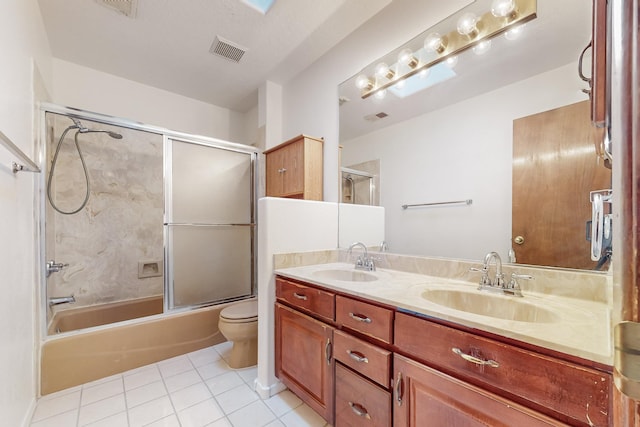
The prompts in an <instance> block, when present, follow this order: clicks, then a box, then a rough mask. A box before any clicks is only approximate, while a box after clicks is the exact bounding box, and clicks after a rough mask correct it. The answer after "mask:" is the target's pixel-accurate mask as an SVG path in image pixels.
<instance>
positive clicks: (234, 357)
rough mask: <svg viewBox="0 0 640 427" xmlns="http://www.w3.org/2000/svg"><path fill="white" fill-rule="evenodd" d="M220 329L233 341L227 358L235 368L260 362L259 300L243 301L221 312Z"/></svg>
mask: <svg viewBox="0 0 640 427" xmlns="http://www.w3.org/2000/svg"><path fill="white" fill-rule="evenodd" d="M218 329H220V332H221V333H222V335H224V337H225V338H226V339H227V340H228V341H231V342H233V348H232V349H231V355H230V356H229V359H228V360H227V363H228V364H229V366H230V367H231V368H233V369H239V368H246V367H249V366H253V365H255V364H256V363H257V362H258V300H257V299H252V300H249V301H241V302H237V303H234V304H231V305H229V306H228V307H226V308H224V309H223V310H222V311H221V312H220V320H219V321H218Z"/></svg>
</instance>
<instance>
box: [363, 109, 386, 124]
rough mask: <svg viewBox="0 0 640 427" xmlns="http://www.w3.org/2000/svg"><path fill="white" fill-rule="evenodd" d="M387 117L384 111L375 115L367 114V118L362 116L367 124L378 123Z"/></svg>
mask: <svg viewBox="0 0 640 427" xmlns="http://www.w3.org/2000/svg"><path fill="white" fill-rule="evenodd" d="M387 116H389V115H388V114H387V113H385V112H384V111H381V112H379V113H377V114H369V115H368V116H364V119H365V120H367V121H369V122H375V121H378V120H380V119H384V118H385V117H387Z"/></svg>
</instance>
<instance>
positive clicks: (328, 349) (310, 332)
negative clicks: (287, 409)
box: [275, 303, 335, 424]
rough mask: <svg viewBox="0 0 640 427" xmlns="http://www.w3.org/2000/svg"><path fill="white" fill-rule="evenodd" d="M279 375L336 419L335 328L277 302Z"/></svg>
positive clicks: (330, 419)
mask: <svg viewBox="0 0 640 427" xmlns="http://www.w3.org/2000/svg"><path fill="white" fill-rule="evenodd" d="M275 336H276V345H275V347H276V348H275V353H276V375H277V377H278V378H280V380H281V381H282V382H283V383H284V384H285V385H286V386H287V387H289V389H291V391H293V392H294V393H295V394H296V395H297V396H298V397H300V398H301V399H302V400H303V401H304V402H305V403H306V404H307V405H309V406H310V407H311V408H312V409H313V410H315V411H316V412H317V413H319V414H320V415H321V416H322V417H323V418H324V419H325V420H327V422H329V423H330V424H332V423H333V408H334V399H333V393H334V366H335V365H334V359H333V355H332V347H333V328H332V327H331V326H329V325H327V324H325V323H322V322H319V321H317V320H315V319H312V318H311V317H308V316H305V315H303V314H301V313H299V312H297V311H295V310H292V309H290V308H288V307H285V306H283V305H281V304H278V303H276V333H275Z"/></svg>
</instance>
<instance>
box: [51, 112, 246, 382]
mask: <svg viewBox="0 0 640 427" xmlns="http://www.w3.org/2000/svg"><path fill="white" fill-rule="evenodd" d="M41 122H42V124H43V126H42V129H43V131H42V133H41V143H40V150H41V152H42V158H43V159H44V161H43V164H44V165H45V167H44V168H43V171H44V173H43V174H42V178H41V180H40V183H39V185H40V186H41V188H42V189H43V191H41V194H42V198H41V200H40V201H39V206H40V211H41V220H40V222H41V226H40V229H41V239H40V258H41V265H42V266H43V267H42V274H41V277H42V287H41V292H40V294H41V312H42V314H43V316H42V317H43V322H42V329H41V330H42V336H43V341H42V346H41V361H42V363H41V394H47V393H51V392H53V391H57V390H61V389H64V388H67V387H71V386H73V385H77V384H81V383H84V382H87V381H91V380H95V379H97V378H101V377H104V376H108V375H112V374H114V373H117V372H122V371H123V370H126V369H131V368H135V367H137V366H141V365H144V364H148V363H151V362H155V361H158V360H161V359H164V358H168V357H172V356H176V355H178V354H183V353H185V352H189V351H193V350H196V349H199V348H203V347H206V346H209V345H213V344H216V343H219V342H222V341H225V339H227V340H231V341H233V340H234V339H237V345H234V348H237V349H240V348H241V347H244V348H245V349H248V350H244V351H245V352H246V351H248V352H251V351H253V350H252V347H251V346H252V345H254V344H252V343H253V342H254V341H255V339H253V341H252V338H251V337H249V338H247V337H246V333H247V332H246V331H247V330H250V329H251V328H252V325H254V324H255V323H257V317H256V316H257V313H253V311H252V310H251V309H249V310H247V308H248V307H250V306H251V304H249V305H240V306H239V307H240V308H239V309H234V308H233V307H234V306H236V305H237V304H239V302H241V301H245V300H248V301H255V295H256V279H255V276H256V271H255V269H256V263H255V257H254V253H255V252H256V250H255V236H256V224H255V217H256V215H255V205H256V204H255V197H256V196H255V194H256V192H255V182H256V158H257V150H255V149H254V148H253V147H249V146H243V145H239V144H234V143H229V142H226V141H221V140H217V139H212V138H204V137H199V136H194V135H188V134H183V133H179V132H173V131H169V130H167V129H163V128H157V127H153V126H148V125H142V124H139V123H137V122H132V121H129V120H126V119H118V118H113V117H109V116H105V115H101V114H97V113H91V112H86V111H81V110H77V109H71V108H67V107H60V106H56V105H51V104H43V105H42V107H41ZM227 307H229V309H228V310H226V311H225V313H226V314H225V315H222V316H221V312H222V311H223V310H224V309H226V308H227ZM243 307H244V308H243ZM228 324H234V325H235V326H233V327H232V328H231V333H230V335H229V336H228V337H226V338H225V335H223V333H222V332H221V330H222V329H225V330H228V329H229V328H228V327H227V325H228ZM239 325H242V327H240V326H239ZM234 330H235V331H236V334H234ZM238 330H242V332H241V333H238V332H237V331H238ZM234 337H235V338H234ZM256 338H257V337H256ZM242 352H243V351H242V350H238V352H237V353H239V354H240V353H242ZM230 363H231V362H230ZM246 363H255V361H254V360H253V359H252V358H251V357H249V359H248V360H247V361H240V362H239V364H238V366H240V365H246Z"/></svg>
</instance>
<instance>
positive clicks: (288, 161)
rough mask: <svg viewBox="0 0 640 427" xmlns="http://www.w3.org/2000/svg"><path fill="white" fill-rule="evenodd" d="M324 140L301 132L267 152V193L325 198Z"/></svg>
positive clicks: (273, 195)
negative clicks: (323, 186) (323, 184)
mask: <svg viewBox="0 0 640 427" xmlns="http://www.w3.org/2000/svg"><path fill="white" fill-rule="evenodd" d="M322 150H323V140H322V139H321V138H314V137H311V136H307V135H300V136H297V137H295V138H293V139H290V140H288V141H286V142H283V143H282V144H280V145H278V146H276V147H273V148H271V149H269V150H267V151H265V152H264V154H265V157H266V180H267V182H266V186H267V196H268V197H289V198H294V199H305V200H322V169H323V161H322Z"/></svg>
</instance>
